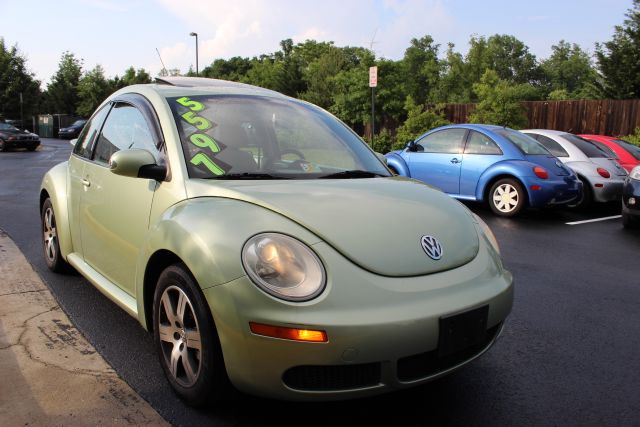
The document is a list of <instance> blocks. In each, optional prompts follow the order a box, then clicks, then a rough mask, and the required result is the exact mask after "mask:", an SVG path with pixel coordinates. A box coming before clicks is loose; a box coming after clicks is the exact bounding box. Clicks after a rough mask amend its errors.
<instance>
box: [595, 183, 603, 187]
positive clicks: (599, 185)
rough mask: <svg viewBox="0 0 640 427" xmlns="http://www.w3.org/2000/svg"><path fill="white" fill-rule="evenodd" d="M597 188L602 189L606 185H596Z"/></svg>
mask: <svg viewBox="0 0 640 427" xmlns="http://www.w3.org/2000/svg"><path fill="white" fill-rule="evenodd" d="M595 187H598V188H602V187H604V184H596V185H595Z"/></svg>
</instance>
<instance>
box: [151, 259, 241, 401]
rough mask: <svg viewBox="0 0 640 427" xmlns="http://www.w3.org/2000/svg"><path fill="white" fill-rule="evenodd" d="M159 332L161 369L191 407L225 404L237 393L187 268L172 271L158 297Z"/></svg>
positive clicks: (160, 285)
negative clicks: (231, 395)
mask: <svg viewBox="0 0 640 427" xmlns="http://www.w3.org/2000/svg"><path fill="white" fill-rule="evenodd" d="M153 329H154V339H155V345H156V351H157V352H158V356H159V358H160V365H162V369H163V370H164V373H165V375H166V377H167V380H168V381H169V384H171V387H172V388H173V390H174V391H175V392H176V394H177V395H178V396H179V397H180V398H181V399H182V400H184V401H185V403H187V404H188V405H190V406H195V407H198V406H203V405H205V404H206V403H209V402H211V403H220V402H222V401H223V400H224V398H225V397H226V396H227V395H228V393H229V391H230V390H231V389H232V387H231V385H230V382H229V379H228V377H227V372H226V370H225V367H224V361H223V358H222V349H221V347H220V341H219V339H218V334H217V332H216V328H215V325H214V322H213V318H212V316H211V313H210V312H209V308H208V306H207V304H206V302H205V298H204V296H203V295H202V292H201V290H200V287H199V286H198V284H197V283H196V281H195V279H194V278H193V277H192V276H191V274H190V273H189V271H188V269H187V268H186V266H185V265H184V264H175V265H172V266H170V267H167V268H166V269H165V270H164V271H163V272H162V273H161V274H160V277H159V278H158V283H157V286H156V290H155V293H154V298H153Z"/></svg>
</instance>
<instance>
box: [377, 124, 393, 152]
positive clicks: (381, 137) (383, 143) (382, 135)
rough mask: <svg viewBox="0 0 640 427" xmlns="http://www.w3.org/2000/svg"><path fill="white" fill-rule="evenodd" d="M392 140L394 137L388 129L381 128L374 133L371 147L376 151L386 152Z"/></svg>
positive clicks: (389, 149) (391, 144)
mask: <svg viewBox="0 0 640 427" xmlns="http://www.w3.org/2000/svg"><path fill="white" fill-rule="evenodd" d="M393 142H394V138H393V136H392V135H391V132H390V131H389V129H387V128H383V129H382V130H381V131H380V132H378V133H377V134H376V137H375V139H374V140H373V146H372V147H371V148H373V149H374V150H375V151H377V152H378V153H383V154H384V153H388V152H389V151H391V147H392V146H393Z"/></svg>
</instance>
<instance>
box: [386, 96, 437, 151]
mask: <svg viewBox="0 0 640 427" xmlns="http://www.w3.org/2000/svg"><path fill="white" fill-rule="evenodd" d="M404 108H405V110H406V111H407V120H406V121H405V122H404V123H403V124H402V126H400V127H399V128H398V131H397V133H396V142H395V143H394V144H393V147H392V148H393V149H394V150H397V149H400V148H402V147H404V146H405V145H406V143H407V142H409V141H413V140H414V139H416V137H418V136H420V135H422V134H423V133H425V132H427V131H429V130H431V129H433V128H437V127H439V126H444V125H448V124H449V121H447V120H446V119H445V118H444V116H443V115H442V113H441V111H440V110H439V109H437V108H433V109H427V110H425V109H424V107H423V106H422V105H419V104H417V103H416V102H415V101H414V100H413V98H412V97H411V95H409V96H407V99H406V102H405V104H404Z"/></svg>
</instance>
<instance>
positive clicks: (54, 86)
mask: <svg viewBox="0 0 640 427" xmlns="http://www.w3.org/2000/svg"><path fill="white" fill-rule="evenodd" d="M81 75H82V60H80V59H77V58H76V57H75V55H74V54H73V53H70V52H64V53H63V54H62V57H61V58H60V63H59V65H58V71H57V72H56V74H54V76H53V77H52V78H51V83H49V84H48V85H47V98H48V102H49V108H50V109H51V112H52V113H60V114H75V113H76V110H77V109H78V103H79V98H78V84H79V83H80V77H81Z"/></svg>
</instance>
